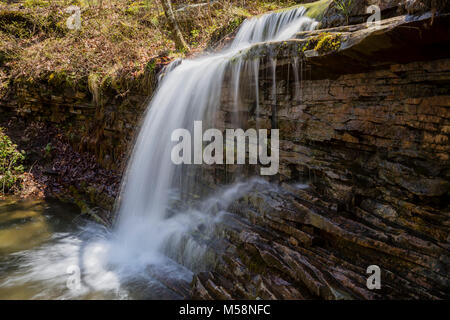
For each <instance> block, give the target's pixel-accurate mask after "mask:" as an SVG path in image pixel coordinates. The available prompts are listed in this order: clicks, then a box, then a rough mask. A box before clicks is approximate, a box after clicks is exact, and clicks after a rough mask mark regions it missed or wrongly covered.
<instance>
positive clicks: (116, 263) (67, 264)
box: [0, 8, 317, 299]
mask: <svg viewBox="0 0 450 320" xmlns="http://www.w3.org/2000/svg"><path fill="white" fill-rule="evenodd" d="M303 13H304V9H303V8H297V9H294V10H289V11H284V12H278V13H271V14H267V15H263V16H260V17H257V18H254V19H250V20H247V21H245V22H244V23H243V25H242V26H241V28H240V30H239V32H238V33H237V35H236V38H235V40H234V42H233V43H232V44H231V46H230V47H229V48H228V49H226V50H223V51H221V52H217V53H215V54H211V55H208V56H203V57H199V58H196V59H191V60H181V61H180V60H177V61H175V62H173V63H172V64H171V65H169V66H168V68H166V70H165V72H164V73H165V74H164V76H162V77H161V78H160V81H159V86H158V88H157V90H156V92H155V95H154V96H153V99H152V100H151V102H150V104H149V106H148V108H147V112H146V114H145V118H144V122H143V123H142V127H141V130H140V132H139V135H138V138H137V141H136V144H135V146H134V150H133V153H132V156H131V159H130V162H129V166H128V169H127V172H126V175H125V179H124V181H123V185H122V191H121V196H120V199H119V203H118V219H117V221H116V225H115V228H114V230H108V229H106V228H104V227H102V226H100V225H98V224H96V223H93V222H88V221H86V223H87V225H86V226H84V225H82V226H80V227H79V228H78V230H77V232H75V233H68V232H65V231H63V232H57V233H55V234H54V235H53V236H52V239H51V240H50V242H49V243H48V244H45V245H43V246H40V247H37V248H36V249H33V250H25V251H21V252H17V253H14V259H13V260H17V259H19V260H20V261H22V263H21V265H22V267H21V268H19V269H17V270H15V271H11V273H9V274H8V277H7V278H2V277H1V276H0V290H1V289H2V288H8V287H11V288H15V287H16V288H21V287H22V286H26V285H29V284H32V285H33V287H34V286H35V285H37V288H39V287H44V288H45V290H44V291H40V290H37V291H36V290H34V291H32V293H31V297H32V298H42V297H54V298H63V299H66V298H67V299H70V298H80V297H84V298H92V297H94V298H97V297H98V298H104V297H109V298H111V297H115V298H128V297H132V298H133V297H137V298H158V299H161V298H166V299H167V298H182V297H183V294H184V295H186V294H187V289H186V288H189V282H190V281H191V279H192V276H193V272H197V271H201V270H205V269H206V267H207V266H208V264H209V263H214V254H210V253H211V252H212V251H215V250H216V249H217V247H216V245H218V246H220V241H217V242H216V241H215V239H216V238H215V237H214V232H216V230H217V228H216V226H217V225H218V222H220V221H224V220H223V217H224V216H225V214H226V210H227V208H228V207H229V206H230V205H231V203H232V202H233V201H234V200H236V199H238V198H240V197H242V195H243V194H245V193H247V192H249V191H251V190H255V188H259V187H260V186H262V187H263V188H272V186H271V185H270V184H269V183H268V182H262V181H261V180H259V179H249V180H247V181H245V182H237V183H234V184H232V185H230V186H226V187H223V188H220V189H218V190H217V191H216V192H215V193H213V194H212V195H211V194H210V195H208V196H206V197H202V198H200V200H199V201H196V203H194V205H190V206H187V205H185V203H188V201H184V200H188V199H189V198H188V199H184V198H183V197H185V195H186V194H191V193H197V190H196V189H195V188H194V187H195V186H196V185H198V183H196V181H195V175H199V174H201V170H200V172H199V171H196V169H195V168H194V169H193V170H192V168H191V169H188V168H185V167H187V166H184V165H183V166H176V165H174V164H172V161H171V158H170V154H171V149H172V145H173V143H171V134H172V131H173V130H174V129H178V128H186V129H192V126H193V122H194V120H202V121H203V122H204V129H206V127H207V126H212V125H213V124H214V119H215V118H216V112H217V111H218V108H219V106H220V98H221V88H222V86H223V85H229V89H230V92H231V97H229V99H230V101H229V103H230V104H233V106H232V108H234V109H235V110H238V109H239V107H240V104H241V103H243V102H244V101H245V99H247V98H249V97H250V98H251V99H253V100H254V101H255V103H256V104H255V115H256V118H257V117H258V114H259V103H260V101H259V91H258V82H259V73H258V71H259V65H260V61H259V59H255V58H252V59H249V61H247V60H246V59H244V58H243V57H244V53H243V52H244V51H245V49H247V48H249V47H250V46H252V45H253V44H255V43H258V42H264V41H271V40H283V39H288V38H289V37H291V36H292V35H293V34H294V33H296V32H297V31H300V30H309V29H312V28H314V27H315V26H316V24H317V23H316V22H315V21H313V20H311V19H309V18H306V17H303ZM275 68H276V62H275V60H273V61H272V77H273V80H272V82H273V83H272V86H273V87H272V90H273V92H272V94H273V95H276V78H275V71H276V70H275ZM241 73H246V77H247V79H250V81H242V80H241V78H240V75H241ZM225 80H226V81H225ZM224 81H225V83H224ZM244 82H246V83H244ZM249 88H250V89H249ZM251 88H253V89H251ZM244 95H245V97H244ZM244 107H247V106H245V105H244ZM239 120H240V119H237V118H236V119H233V120H232V121H233V122H234V121H239ZM233 124H234V123H233ZM256 125H257V126H258V123H257V122H256ZM194 167H199V166H194ZM211 248H212V249H211ZM210 260H212V261H210ZM77 275H79V276H80V277H81V278H80V279H79V280H80V281H81V282H80V283H79V287H78V285H74V284H76V283H78V282H77V280H76V279H77ZM69 276H70V277H69ZM72 281H75V282H72ZM38 284H44V285H40V286H39V285H38ZM174 287H176V288H177V290H173V289H170V288H174ZM68 288H69V290H68ZM129 288H132V290H129ZM179 288H184V289H183V290H184V293H180V289H179Z"/></svg>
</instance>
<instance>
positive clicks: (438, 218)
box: [193, 16, 450, 299]
mask: <svg viewBox="0 0 450 320" xmlns="http://www.w3.org/2000/svg"><path fill="white" fill-rule="evenodd" d="M406 19H409V18H405V17H397V18H394V19H390V20H389V21H384V22H383V25H382V26H381V27H380V29H378V30H374V29H367V28H366V27H365V26H364V25H359V26H353V27H351V28H349V27H345V28H337V29H330V30H326V31H328V32H330V33H332V34H335V33H339V35H340V37H342V38H340V39H341V40H340V41H341V44H340V49H339V50H338V51H333V52H328V53H322V54H321V53H319V54H318V53H317V51H308V50H299V48H304V44H305V43H307V42H308V41H309V40H308V39H311V38H310V37H311V36H312V35H311V34H308V35H307V36H306V35H305V34H299V35H298V38H299V40H298V41H289V42H284V43H273V44H269V45H268V46H265V47H263V48H256V49H253V51H254V52H253V53H249V54H248V56H249V57H250V59H251V57H252V56H254V55H255V54H256V55H259V54H261V53H264V54H267V55H269V56H270V54H272V57H271V58H267V59H265V61H264V62H263V63H261V65H260V78H259V102H260V108H259V110H257V109H256V108H255V99H254V97H251V96H250V97H243V98H242V99H241V100H240V101H241V104H240V107H239V110H233V109H231V108H229V107H228V106H229V105H230V104H229V103H227V101H230V99H232V97H233V90H231V89H232V88H229V89H227V88H225V91H224V98H223V99H224V100H223V101H224V103H223V107H222V114H221V117H220V119H222V120H223V124H222V125H223V126H224V127H229V126H232V123H233V122H232V119H236V118H237V117H236V116H235V113H236V112H238V113H239V115H240V119H242V121H241V123H240V124H239V125H240V126H241V127H244V128H248V127H254V126H255V125H256V126H258V127H260V128H279V129H280V139H281V142H280V174H279V176H278V177H277V178H276V180H277V181H278V182H279V184H280V186H279V188H278V189H276V190H273V189H272V190H270V189H269V190H264V189H263V190H260V191H254V192H252V193H251V194H250V195H248V196H246V197H244V198H243V199H241V200H240V201H238V202H236V203H235V205H234V206H233V207H232V211H233V212H234V215H230V216H228V217H227V218H226V219H225V221H226V222H225V226H224V230H223V232H224V234H226V235H227V249H226V250H225V251H224V254H223V256H222V258H221V259H222V263H220V264H219V265H218V267H217V268H216V270H214V271H213V272H208V273H201V274H199V275H198V276H196V278H195V279H194V282H193V295H194V297H197V298H221V299H223V298H251V299H253V298H257V297H260V298H266V299H274V298H283V299H292V298H295V299H297V298H324V299H342V298H362V299H388V298H428V299H436V298H449V297H450V291H449V287H450V286H449V284H450V281H449V280H450V279H449V269H448V268H449V263H450V259H449V240H450V238H449V227H450V224H449V221H450V220H449V217H450V211H449V201H448V199H449V190H450V184H449V174H450V171H449V163H450V162H449V151H450V150H449V149H450V145H449V133H450V131H449V125H450V119H449V118H450V109H449V107H450V56H449V55H448V52H450V51H448V46H449V40H450V38H449V34H450V33H449V31H450V30H449V27H448V22H449V21H450V20H449V17H448V16H443V17H442V16H441V17H439V18H438V19H437V20H435V21H434V23H433V25H430V21H429V19H419V20H417V21H409V22H408V21H407V20H406ZM293 48H294V49H293ZM269 53H270V54H269ZM295 57H297V58H299V60H301V61H302V63H300V62H299V67H298V69H297V68H293V60H292V59H293V58H295ZM274 59H276V60H274ZM274 61H276V76H275V78H276V80H277V81H276V90H274V88H273V76H274V75H273V72H272V70H273V69H272V68H273V62H274ZM295 72H299V74H298V75H297V77H296V76H294V75H295ZM296 79H302V81H301V84H300V86H298V84H297V82H296ZM241 82H242V83H246V84H248V83H252V79H245V77H244V78H243V79H242V80H241ZM252 92H254V91H252ZM274 92H276V94H274ZM298 94H300V97H299V98H298V99H297V98H296V95H298ZM220 169H221V170H222V171H220V170H219V171H218V170H216V171H214V174H215V176H214V178H215V179H218V178H220V179H223V177H229V176H230V174H231V173H232V172H233V169H232V168H230V169H229V171H228V172H227V173H225V174H224V173H223V171H224V170H225V168H223V167H222V168H220ZM218 172H219V174H218ZM370 265H377V266H379V267H380V269H381V279H382V280H381V283H382V284H381V289H379V290H369V289H368V288H367V286H366V281H367V278H368V276H369V275H368V274H366V269H367V267H369V266H370Z"/></svg>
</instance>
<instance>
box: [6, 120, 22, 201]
mask: <svg viewBox="0 0 450 320" xmlns="http://www.w3.org/2000/svg"><path fill="white" fill-rule="evenodd" d="M24 159H25V157H24V155H23V154H22V153H21V152H19V151H17V146H16V145H15V144H13V143H12V141H11V140H10V139H9V137H8V136H7V135H5V134H4V133H3V128H0V193H3V194H5V193H8V192H10V191H11V190H12V189H14V188H15V187H16V186H17V182H18V181H19V180H20V179H21V176H22V174H23V165H22V162H23V160H24Z"/></svg>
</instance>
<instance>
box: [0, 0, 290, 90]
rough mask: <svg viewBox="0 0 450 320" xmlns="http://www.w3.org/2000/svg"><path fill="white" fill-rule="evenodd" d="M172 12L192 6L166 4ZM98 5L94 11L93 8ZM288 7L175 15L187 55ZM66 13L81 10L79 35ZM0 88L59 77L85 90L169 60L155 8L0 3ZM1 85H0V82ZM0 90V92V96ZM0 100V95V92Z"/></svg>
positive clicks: (237, 5) (122, 0) (240, 5)
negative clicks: (92, 80) (9, 82)
mask: <svg viewBox="0 0 450 320" xmlns="http://www.w3.org/2000/svg"><path fill="white" fill-rule="evenodd" d="M173 2H174V7H175V8H177V9H179V8H182V7H183V6H185V5H186V4H192V3H194V2H196V1H173ZM100 4H101V5H100ZM292 4H293V3H292V2H291V1H260V0H259V1H256V0H255V1H249V0H247V1H226V0H220V1H216V2H213V5H212V7H211V8H212V9H211V12H209V10H208V6H200V7H193V8H190V7H187V8H184V9H182V10H179V11H177V12H176V16H177V18H178V19H179V20H180V25H181V28H182V30H183V33H184V35H185V37H186V39H187V40H188V42H189V45H190V46H191V49H192V52H191V53H188V54H192V53H195V52H198V51H200V50H203V49H204V48H205V47H206V46H207V45H208V44H209V43H210V42H211V38H214V39H215V40H218V39H220V37H221V36H222V35H223V34H224V33H227V32H229V31H232V29H233V28H235V27H237V26H238V25H239V23H240V22H241V21H242V20H243V18H245V17H246V16H251V15H255V14H260V13H262V12H265V11H268V10H273V9H278V8H281V7H285V6H289V5H292ZM69 5H77V6H79V7H80V8H81V18H82V24H81V28H80V29H79V30H69V29H68V28H67V26H66V21H67V19H68V18H69V17H70V15H71V14H70V13H67V12H65V9H66V8H67V7H68V6H69ZM0 40H1V43H0V69H2V70H1V72H0V80H2V78H3V80H4V78H5V74H6V73H7V74H8V75H9V77H10V78H17V77H20V78H22V79H42V78H48V77H50V76H52V74H53V76H54V75H55V74H59V75H61V74H63V75H64V76H65V77H67V81H70V82H73V83H78V82H83V83H84V84H87V79H88V77H89V75H90V74H96V75H98V76H99V77H100V78H104V77H105V76H108V75H111V74H114V73H117V72H119V70H120V73H121V74H127V75H128V76H129V77H137V76H138V75H139V74H140V73H142V72H143V70H145V67H146V66H147V63H148V62H149V61H150V60H151V58H152V57H155V56H157V55H169V56H170V55H180V53H176V52H175V48H174V45H173V42H172V41H171V39H170V33H169V31H168V29H167V26H166V23H165V17H164V14H163V12H162V9H161V8H160V7H159V3H158V1H157V0H146V1H141V2H139V1H131V0H103V1H100V0H71V1H69V0H61V1H58V0H24V1H18V2H16V3H12V4H8V3H6V2H5V1H2V2H0ZM184 54H186V53H184ZM2 83H3V84H2V85H3V86H4V85H5V81H2ZM1 87H2V86H0V90H1ZM0 92H1V91H0Z"/></svg>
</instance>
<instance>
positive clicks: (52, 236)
mask: <svg viewBox="0 0 450 320" xmlns="http://www.w3.org/2000/svg"><path fill="white" fill-rule="evenodd" d="M117 247H118V246H117V244H115V243H114V236H113V234H112V233H111V232H110V231H109V230H108V229H107V228H105V227H104V226H102V225H100V224H97V223H95V222H92V221H90V220H88V219H85V218H84V216H82V215H80V213H79V211H78V210H77V208H76V207H74V206H73V205H69V204H64V203H60V202H56V201H17V200H14V199H9V200H1V201H0V299H180V298H184V297H186V295H187V294H188V291H189V282H190V280H191V279H192V273H191V272H190V271H189V270H186V269H185V268H184V267H182V266H181V265H179V264H177V263H175V262H174V261H172V260H170V259H168V258H167V257H164V256H161V257H155V256H154V255H152V260H151V261H146V263H135V262H133V261H129V263H124V261H120V263H114V259H110V257H111V255H113V254H114V251H115V248H117Z"/></svg>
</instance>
